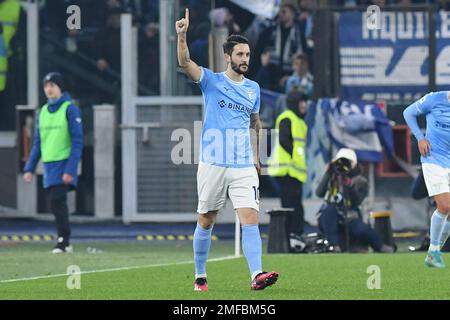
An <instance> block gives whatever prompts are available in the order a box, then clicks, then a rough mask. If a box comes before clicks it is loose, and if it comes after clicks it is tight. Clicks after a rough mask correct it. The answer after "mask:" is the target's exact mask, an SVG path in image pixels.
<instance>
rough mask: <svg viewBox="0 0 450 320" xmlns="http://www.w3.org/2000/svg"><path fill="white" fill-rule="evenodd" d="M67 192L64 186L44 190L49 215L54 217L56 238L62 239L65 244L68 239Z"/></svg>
mask: <svg viewBox="0 0 450 320" xmlns="http://www.w3.org/2000/svg"><path fill="white" fill-rule="evenodd" d="M68 190H69V188H68V187H67V186H64V185H58V186H51V187H49V188H47V189H46V191H47V201H48V205H49V208H50V211H51V213H53V215H54V216H55V221H56V230H57V232H58V237H63V238H64V240H65V241H67V242H68V241H69V237H70V225H69V209H68V208H67V192H68Z"/></svg>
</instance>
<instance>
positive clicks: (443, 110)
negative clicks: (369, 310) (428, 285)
mask: <svg viewBox="0 0 450 320" xmlns="http://www.w3.org/2000/svg"><path fill="white" fill-rule="evenodd" d="M421 114H425V115H426V121H427V129H426V133H425V136H424V135H423V133H422V131H421V130H420V128H419V125H418V124H417V116H418V115H421ZM403 116H404V117H405V120H406V122H407V124H408V126H409V127H410V129H411V131H412V133H413V134H414V136H415V137H416V139H417V141H418V147H419V152H420V154H421V162H422V170H423V175H424V179H425V184H426V186H427V190H428V194H429V196H430V197H434V200H435V202H436V204H437V209H436V211H434V213H433V215H432V216H431V226H430V240H431V241H430V247H429V249H428V254H427V256H426V258H425V265H426V266H428V267H436V268H444V267H445V264H444V261H443V260H442V255H441V247H442V245H443V244H444V243H445V242H446V241H447V238H448V236H449V234H450V222H449V221H448V214H449V211H450V92H449V91H440V92H432V93H429V94H427V95H425V96H424V97H423V98H422V99H420V100H419V101H416V102H414V103H413V104H412V105H410V106H409V107H408V108H406V109H405V111H404V112H403Z"/></svg>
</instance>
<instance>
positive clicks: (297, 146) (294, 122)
mask: <svg viewBox="0 0 450 320" xmlns="http://www.w3.org/2000/svg"><path fill="white" fill-rule="evenodd" d="M284 119H289V120H290V121H291V134H292V140H293V149H292V154H290V153H288V152H287V151H286V150H285V149H284V148H283V147H282V146H281V144H280V141H279V136H278V132H279V131H278V130H280V123H281V121H283V120H284ZM275 129H276V130H277V136H276V137H275V147H274V149H273V152H272V155H271V158H270V159H269V161H268V164H269V175H271V176H276V177H284V176H286V175H288V176H290V177H292V178H295V179H297V180H299V181H301V182H306V179H307V178H308V175H307V171H306V152H305V150H306V134H307V133H308V126H307V125H306V123H305V121H304V120H303V119H301V118H299V117H298V116H297V115H296V114H295V113H294V112H293V111H292V110H286V111H284V112H283V113H282V114H280V115H279V116H278V118H277V121H276V124H275Z"/></svg>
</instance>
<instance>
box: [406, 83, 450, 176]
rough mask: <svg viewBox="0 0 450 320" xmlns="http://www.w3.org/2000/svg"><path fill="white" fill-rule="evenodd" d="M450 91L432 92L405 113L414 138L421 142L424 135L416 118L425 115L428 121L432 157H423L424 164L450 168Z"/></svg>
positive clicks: (426, 134) (428, 138)
mask: <svg viewBox="0 0 450 320" xmlns="http://www.w3.org/2000/svg"><path fill="white" fill-rule="evenodd" d="M449 93H450V92H449V91H438V92H431V93H429V94H427V95H425V96H424V97H422V98H421V99H420V100H418V101H416V102H414V103H413V104H411V105H410V106H409V107H408V108H406V109H405V111H404V113H403V114H404V116H405V120H406V122H407V123H408V125H409V127H410V128H411V131H412V132H413V134H414V136H415V137H416V138H417V139H418V140H420V139H422V138H423V134H422V133H421V131H420V129H419V125H418V124H417V119H416V117H417V116H418V115H421V114H424V115H425V116H426V120H427V129H426V133H425V137H426V138H427V140H428V141H429V142H430V145H431V150H430V155H429V156H427V157H423V156H422V157H421V161H422V163H433V164H437V165H440V166H441V167H444V168H450V101H449V99H448V95H449Z"/></svg>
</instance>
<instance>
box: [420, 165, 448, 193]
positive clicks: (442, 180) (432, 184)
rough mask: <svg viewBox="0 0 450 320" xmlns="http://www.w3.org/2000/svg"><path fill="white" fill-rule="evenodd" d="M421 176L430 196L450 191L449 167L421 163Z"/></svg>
mask: <svg viewBox="0 0 450 320" xmlns="http://www.w3.org/2000/svg"><path fill="white" fill-rule="evenodd" d="M422 171H423V177H424V180H425V184H426V186H427V190H428V195H429V196H430V197H432V196H435V195H437V194H441V193H446V192H450V169H449V168H444V167H441V166H439V165H437V164H433V163H422Z"/></svg>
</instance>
